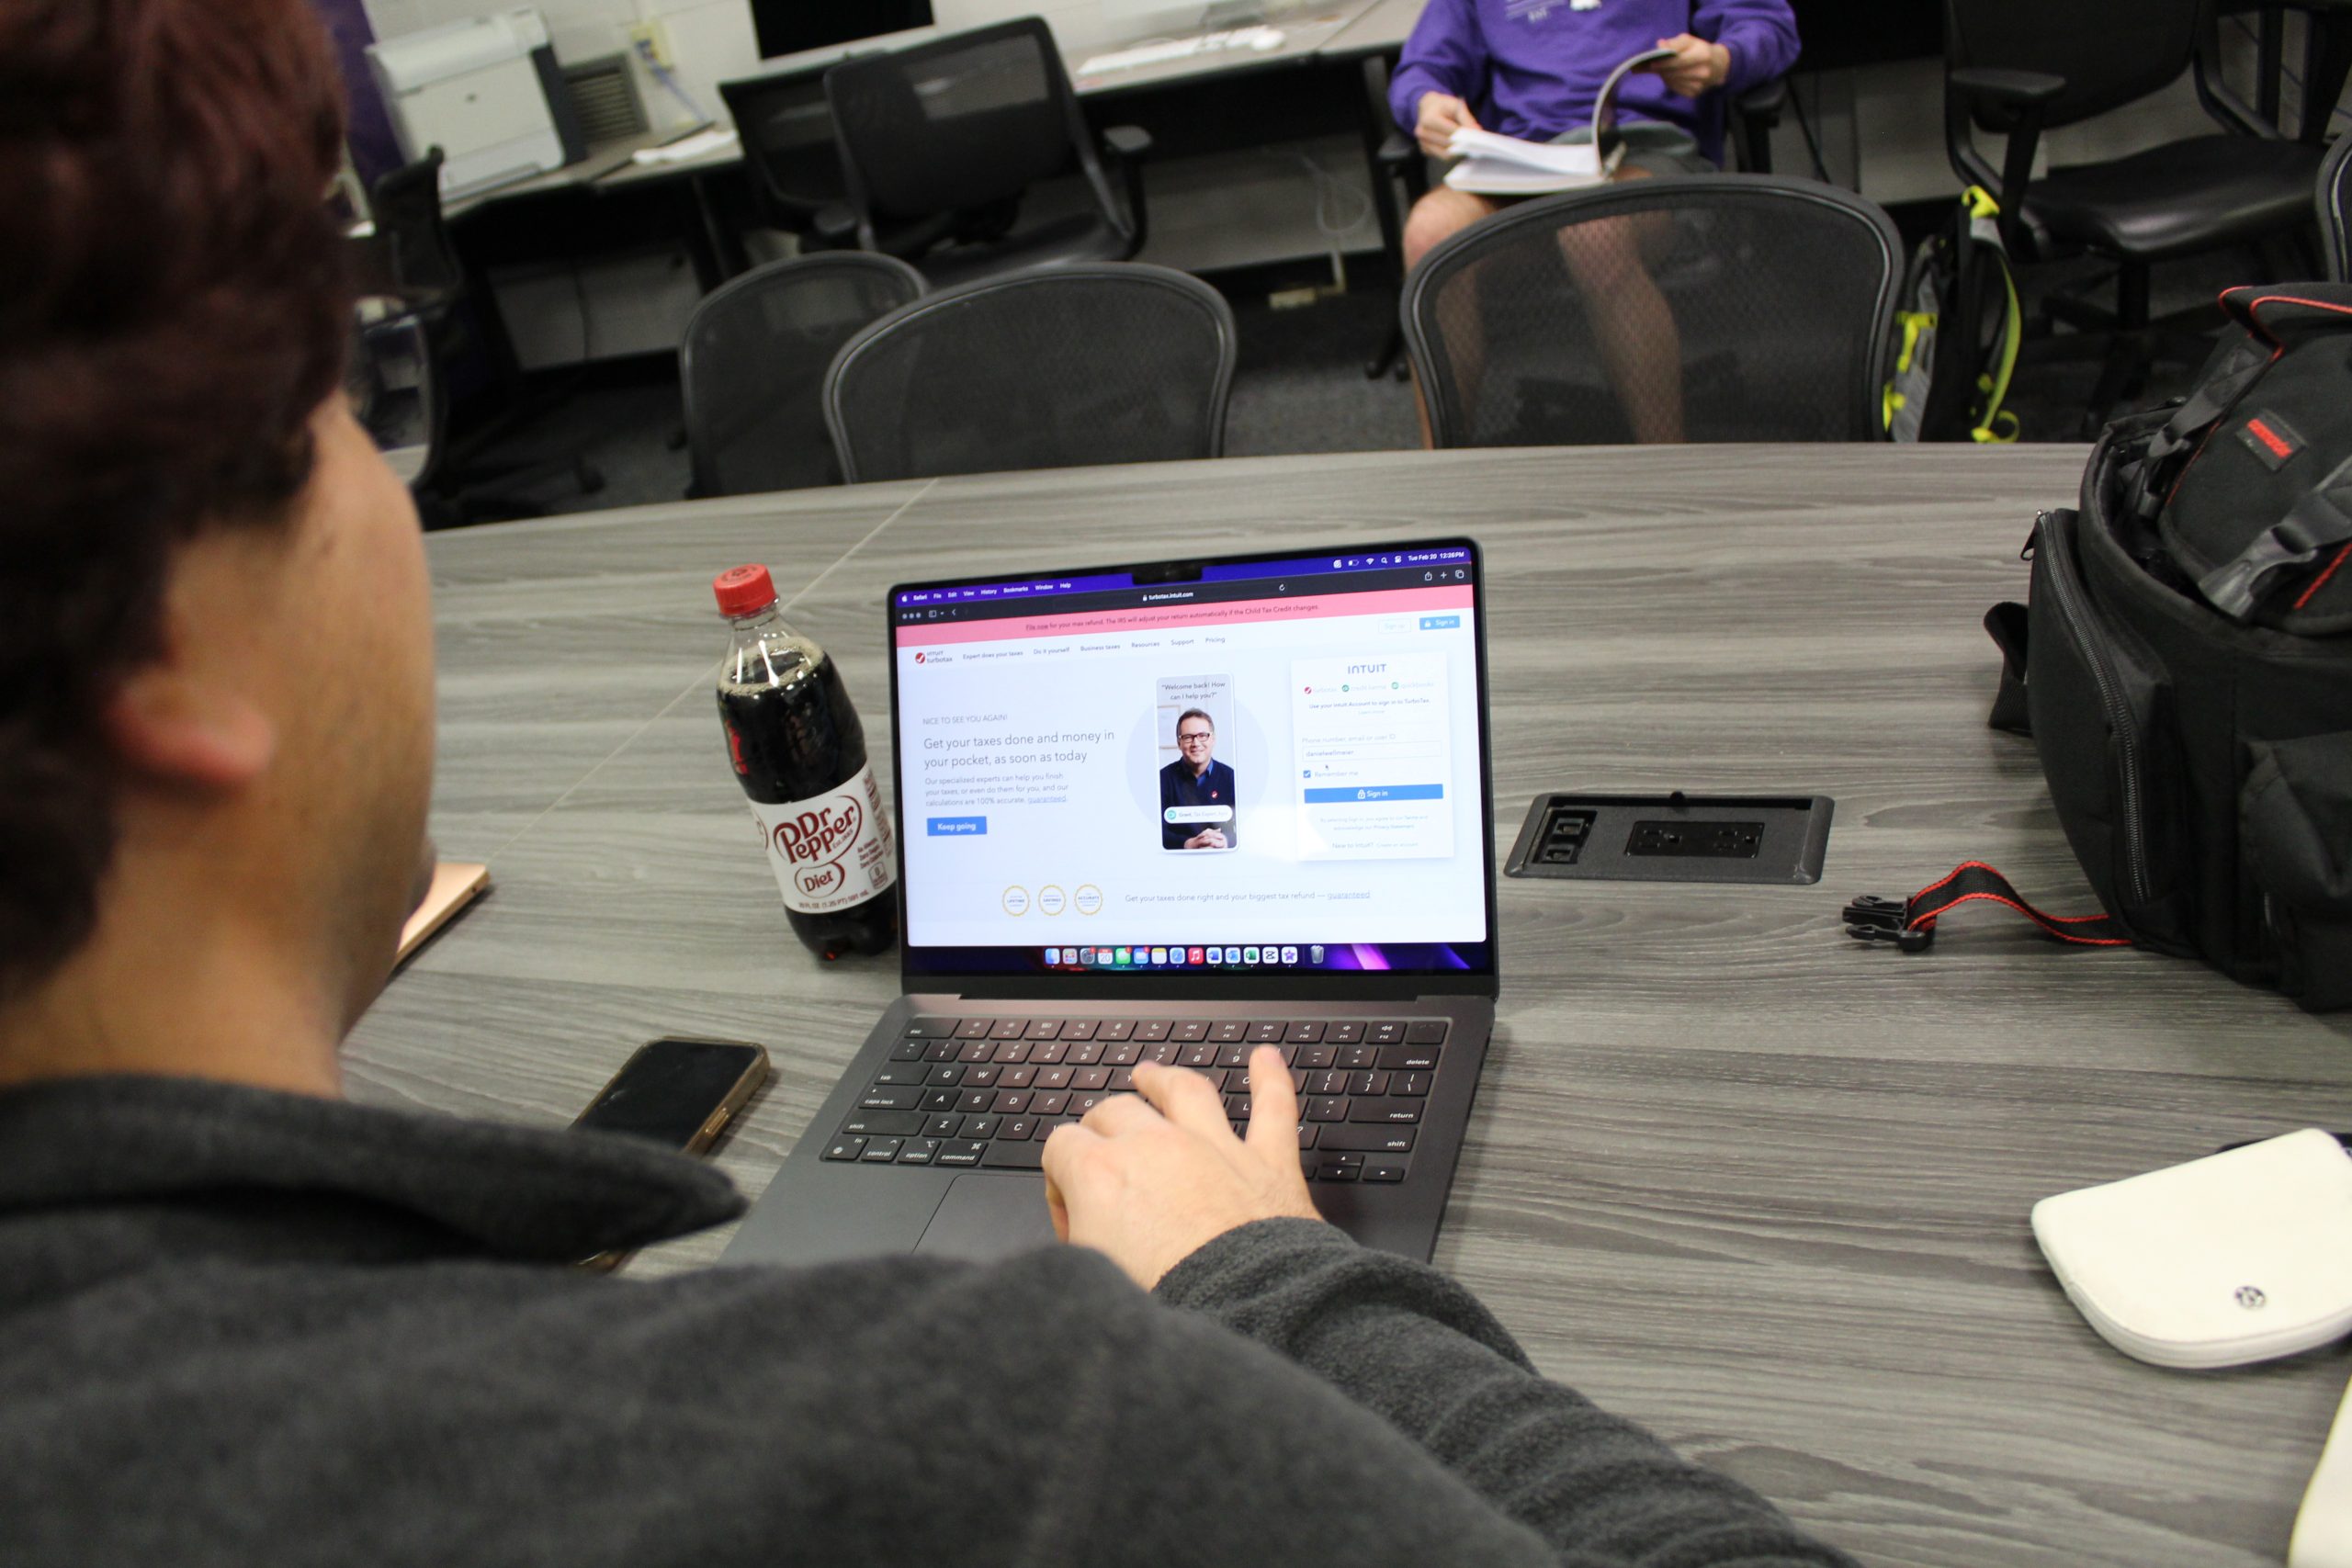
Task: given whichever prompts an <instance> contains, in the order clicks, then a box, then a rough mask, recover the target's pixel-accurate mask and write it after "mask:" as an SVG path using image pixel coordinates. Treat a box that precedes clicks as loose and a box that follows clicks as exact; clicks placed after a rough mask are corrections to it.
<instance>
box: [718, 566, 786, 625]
mask: <svg viewBox="0 0 2352 1568" xmlns="http://www.w3.org/2000/svg"><path fill="white" fill-rule="evenodd" d="M710 589H711V592H714V593H716V594H718V607H719V609H720V610H722V611H724V612H725V613H726V614H728V615H757V614H759V613H760V612H761V611H762V610H764V609H766V608H767V607H768V606H769V605H771V604H775V581H774V580H773V579H772V578H770V577H769V576H768V569H767V568H765V567H763V566H730V567H729V568H728V569H727V570H725V571H722V572H720V573H719V574H718V576H717V577H714V578H712V579H711V581H710Z"/></svg>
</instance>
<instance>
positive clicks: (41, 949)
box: [0, 0, 348, 1000]
mask: <svg viewBox="0 0 2352 1568" xmlns="http://www.w3.org/2000/svg"><path fill="white" fill-rule="evenodd" d="M341 126H342V115H341V104H340V97H339V88H338V85H337V82H336V77H335V73H334V65H333V62H332V58H331V56H330V55H329V53H328V52H327V46H326V42H325V39H324V36H323V33H322V29H321V28H320V26H319V23H318V21H317V18H316V17H315V16H314V15H313V13H312V11H311V6H310V5H309V4H308V0H0V1000H6V999H7V998H9V997H11V996H14V995H17V994H20V993H22V992H23V991H24V990H25V989H26V988H27V987H30V986H32V985H34V984H36V983H37V982H39V981H40V979H41V977H42V976H44V975H45V974H47V973H48V972H50V971H51V970H52V969H53V968H54V967H55V966H56V965H57V964H60V963H61V962H62V960H63V959H64V958H65V957H67V956H68V955H69V954H71V953H73V952H74V950H75V949H76V948H77V947H78V946H79V945H80V944H81V943H82V942H85V940H86V939H87V937H88V936H89V934H90V931H91V930H92V927H93V924H94V922H95V921H96V919H97V913H98V909H99V904H100V897H101V890H102V888H103V886H104V884H105V879H106V877H107V871H108V867H109V864H110V863H111V862H112V860H113V858H114V855H115V848H116V840H117V822H116V816H117V802H118V796H119V786H120V779H119V763H118V761H116V758H115V754H114V751H113V749H111V748H110V747H109V746H108V745H107V740H106V737H105V735H104V733H103V730H104V726H103V723H102V716H103V713H104V709H105V705H106V702H107V694H108V693H109V691H110V690H112V689H113V688H114V687H115V686H116V685H117V684H118V683H119V682H121V681H122V679H123V678H124V677H125V676H126V675H127V674H128V673H130V671H133V670H135V669H137V668H138V667H139V666H140V665H141V661H142V660H146V659H148V658H149V657H151V656H152V655H153V653H154V652H155V651H156V646H157V637H158V636H159V633H158V632H157V629H156V621H157V615H158V612H159V609H160V607H161V604H162V599H163V595H164V590H165V585H166V583H167V581H168V580H169V575H170V571H171V569H172V566H173V563H174V560H175V557H176V556H177V554H178V553H179V552H180V551H181V550H182V549H183V548H184V547H187V545H188V544H190V542H192V541H194V540H197V539H198V538H199V537H202V536H207V535H209V534H211V533H213V532H216V531H221V530H246V531H251V530H269V529H282V528H284V527H286V526H288V515H289V513H290V512H291V510H292V506H293V502H294V501H295V498H296V497H297V496H298V495H300V493H301V491H302V490H303V486H304V484H305V481H306V479H308V477H309V475H310V473H311V466H312V461H313V456H314V453H313V445H314V444H313V439H312V430H311V419H312V416H313V414H314V413H315V412H316V411H317V410H318V409H319V408H320V407H321V405H322V402H323V401H324V400H326V399H327V398H328V397H329V396H330V395H331V394H332V393H334V390H335V389H336V387H337V384H338V380H339V378H340V374H341V363H342V354H343V345H344V342H345V331H346V325H347V321H348V299H347V291H346V285H345V276H344V270H345V269H344V263H343V259H342V247H341V244H340V240H339V235H338V233H337V231H336V229H335V227H334V222H333V220H331V219H330V217H329V216H328V213H327V210H326V208H325V203H324V196H325V190H326V186H327V185H328V182H329V181H330V180H331V178H332V177H333V175H334V172H335V169H336V168H337V166H338V164H339V161H340V146H341V135H342V130H341Z"/></svg>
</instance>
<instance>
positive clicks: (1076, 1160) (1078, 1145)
mask: <svg viewBox="0 0 2352 1568" xmlns="http://www.w3.org/2000/svg"><path fill="white" fill-rule="evenodd" d="M1096 1109H1097V1110H1100V1109H1101V1107H1100V1106H1098V1107H1096ZM1104 1142H1105V1140H1104V1138H1103V1135H1102V1134H1100V1133H1097V1132H1095V1131H1094V1130H1093V1129H1091V1128H1090V1127H1086V1126H1082V1125H1080V1123H1078V1122H1065V1123H1063V1124H1062V1125H1061V1126H1059V1127H1057V1128H1055V1129H1054V1130H1053V1132H1052V1133H1050V1134H1047V1135H1046V1152H1045V1156H1044V1164H1045V1171H1046V1203H1047V1204H1048V1205H1049V1206H1054V1205H1058V1212H1057V1218H1056V1222H1055V1229H1056V1230H1057V1231H1059V1232H1060V1233H1061V1235H1062V1236H1063V1238H1064V1239H1065V1240H1067V1239H1068V1238H1069V1194H1070V1193H1071V1192H1072V1191H1073V1190H1077V1189H1078V1187H1079V1185H1080V1174H1079V1171H1080V1166H1081V1165H1082V1164H1083V1163H1084V1161H1085V1159H1086V1157H1087V1156H1088V1155H1089V1154H1090V1153H1091V1152H1092V1151H1093V1150H1095V1149H1097V1148H1099V1147H1101V1146H1102V1145H1103V1143H1104Z"/></svg>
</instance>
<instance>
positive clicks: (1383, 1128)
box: [726, 539, 1497, 1263]
mask: <svg viewBox="0 0 2352 1568" xmlns="http://www.w3.org/2000/svg"><path fill="white" fill-rule="evenodd" d="M1482 604H1483V601H1482V583H1481V580H1480V562H1479V555H1478V550H1477V547H1476V545H1474V544H1472V543H1471V542H1470V541H1468V540H1461V539H1446V540H1437V541H1432V542H1430V543H1426V544H1417V545H1408V546H1395V545H1383V546H1377V547H1364V548H1353V549H1351V548H1340V549H1334V550H1328V551H1324V552H1320V553H1317V554H1314V555H1302V554H1300V553H1298V552H1295V551H1293V552H1287V553H1284V554H1281V555H1264V556H1248V557H1226V558H1207V559H1198V560H1189V561H1171V562H1159V563H1152V564H1148V565H1140V566H1125V567H1108V568H1087V569H1084V570H1070V571H1063V572H1054V573H1033V574H1028V575H1021V576H1004V577H989V578H978V579H965V580H958V581H942V582H925V583H912V584H907V585H904V586H901V587H899V588H896V589H893V590H892V591H891V592H890V593H889V595H888V617H889V636H890V642H891V697H890V734H891V739H892V741H893V746H892V750H893V752H894V754H895V758H896V763H895V766H896V770H897V797H898V801H899V900H900V901H899V913H900V920H901V930H902V931H903V945H902V948H901V954H900V965H901V976H902V985H903V991H904V994H903V995H901V996H900V997H899V999H898V1000H897V1001H896V1002H895V1003H893V1004H892V1005H891V1007H890V1008H889V1009H888V1011H887V1012H885V1013H884V1014H883V1016H882V1019H881V1021H880V1022H879V1023H878V1024H876V1027H875V1029H874V1031H873V1032H872V1033H870V1034H869V1035H868V1036H867V1037H866V1040H865V1044H864V1046H863V1047H862V1048H861V1049H860V1050H859V1051H858V1053H857V1055H856V1057H855V1059H854V1061H853V1062H852V1064H851V1066H850V1068H849V1070H848V1072H847V1073H845V1074H844V1075H843V1076H842V1078H841V1080H840V1082H839V1083H838V1084H837V1086H836V1087H835V1089H834V1091H833V1093H832V1094H831V1096H830V1097H829V1098H828V1099H827V1100H826V1102H825V1104H824V1106H823V1108H822V1109H821V1110H820V1111H819V1112H818V1113H817V1117H816V1119H815V1121H814V1122H812V1123H811V1125H810V1126H809V1129H808V1132H807V1134H805V1135H804V1136H803V1137H802V1138H801V1139H800V1141H799V1143H798V1145H797V1146H796V1147H795V1148H794V1150H793V1152H792V1154H791V1156H789V1157H788V1158H786V1161H785V1163H784V1166H783V1168H781V1169H780V1170H779V1171H778V1172H777V1174H776V1177H775V1180H774V1182H772V1183H771V1184H770V1185H769V1187H768V1189H767V1190H766V1192H765V1193H764V1194H763V1196H762V1197H761V1199H760V1201H759V1202H758V1203H757V1204H756V1205H755V1206H754V1208H753V1209H752V1213H751V1214H750V1215H749V1216H748V1217H747V1218H746V1219H745V1220H744V1222H743V1224H742V1225H741V1228H740V1229H739V1231H738V1232H737V1234H736V1236H735V1238H734V1240H733V1241H732V1243H731V1244H730V1245H729V1248H728V1251H727V1254H726V1260H727V1261H729V1262H730V1263H735V1262H752V1261H758V1262H792V1263H812V1262H820V1261H825V1260H829V1259H832V1258H845V1257H854V1256H861V1255H870V1254H873V1253H876V1252H890V1251H904V1250H910V1249H912V1250H918V1251H930V1252H941V1253H946V1254H950V1255H954V1256H961V1257H968V1258H995V1257H1001V1256H1003V1255H1005V1254H1008V1253H1011V1252H1014V1251H1018V1250H1021V1249H1023V1248H1025V1247H1031V1246H1035V1245H1039V1244H1042V1243H1044V1242H1046V1241H1048V1240H1050V1239H1051V1237H1052V1230H1051V1226H1050V1224H1049V1223H1048V1221H1047V1219H1046V1203H1045V1197H1044V1191H1043V1186H1044V1181H1043V1178H1042V1176H1041V1175H1040V1174H1039V1166H1040V1162H1041V1160H1042V1157H1043V1152H1044V1146H1045V1139H1046V1136H1047V1135H1048V1134H1050V1133H1051V1132H1052V1131H1053V1129H1054V1128H1055V1127H1057V1126H1058V1125H1060V1124H1061V1123H1062V1122H1068V1121H1071V1120H1075V1119H1077V1118H1080V1117H1082V1116H1083V1115H1085V1113H1086V1112H1087V1111H1089V1110H1090V1109H1091V1108H1092V1107H1093V1106H1094V1105H1095V1104H1097V1103H1099V1102H1100V1101H1101V1100H1103V1098H1104V1097H1106V1096H1109V1095H1114V1094H1117V1093H1120V1092H1122V1091H1123V1090H1125V1089H1127V1088H1128V1087H1129V1083H1130V1080H1131V1078H1132V1075H1133V1072H1134V1069H1135V1067H1136V1066H1138V1065H1139V1064H1141V1063H1144V1062H1164V1063H1173V1064H1177V1065H1181V1066H1189V1067H1193V1068H1194V1069H1196V1070H1198V1071H1200V1072H1202V1073H1204V1074H1206V1075H1208V1076H1209V1077H1211V1078H1212V1079H1213V1080H1214V1081H1216V1083H1217V1085H1218V1087H1219V1088H1220V1089H1221V1090H1222V1092H1223V1093H1224V1094H1225V1096H1226V1106H1227V1113H1228V1114H1229V1115H1230V1116H1231V1117H1232V1118H1233V1119H1234V1121H1235V1122H1236V1124H1237V1128H1238V1125H1239V1124H1241V1123H1242V1122H1244V1121H1245V1119H1246V1118H1247V1116H1248V1113H1249V1089H1248V1085H1247V1081H1246V1068H1247V1063H1248V1060H1249V1057H1250V1052H1251V1051H1252V1050H1254V1049H1255V1048H1256V1047H1257V1046H1258V1045H1259V1044H1261V1043H1271V1044H1276V1045H1279V1046H1280V1047H1281V1048H1282V1049H1283V1054H1284V1055H1285V1057H1286V1059H1287V1060H1288V1062H1289V1064H1290V1066H1291V1074H1292V1081H1293V1082H1294V1084H1295V1085H1296V1086H1297V1089H1298V1095H1299V1104H1300V1111H1301V1121H1300V1122H1299V1127H1298V1142H1299V1162H1300V1166H1301V1168H1302V1169H1303V1170H1304V1172H1305V1173H1306V1176H1307V1177H1308V1179H1309V1190H1310V1191H1311V1192H1312V1193H1313V1194H1314V1197H1315V1200H1316V1202H1317V1207H1318V1208H1319V1209H1320V1210H1321V1211H1322V1213H1324V1215H1325V1216H1326V1217H1327V1218H1329V1219H1330V1220H1331V1221H1332V1222H1333V1223H1335V1224H1339V1225H1340V1226H1342V1227H1344V1228H1346V1229H1347V1230H1349V1231H1350V1232H1351V1234H1353V1235H1355V1236H1356V1237H1357V1239H1359V1240H1361V1241H1363V1242H1365V1243H1366V1244H1368V1245H1372V1246H1377V1247H1386V1248H1389V1249H1391V1250H1394V1251H1397V1252H1401V1253H1405V1254H1407V1255H1408V1256H1411V1257H1415V1258H1427V1257H1428V1256H1429V1255H1430V1248H1431V1247H1432V1246H1433V1245H1434V1243H1435V1240H1436V1235H1437V1227H1438V1222H1439V1219H1440V1217H1441V1215H1442V1213H1443V1210H1444V1206H1445V1198H1446V1191H1447V1189H1448V1187H1449V1186H1450V1184H1451V1182H1452V1180H1453V1168H1454V1163H1455V1159H1456V1156H1458V1154H1459V1152H1460V1148H1461V1144H1462V1138H1463V1133H1464V1126H1465V1124H1466V1122H1467V1121H1468V1118H1469V1113H1470V1106H1471V1100H1472V1097H1473V1095H1474V1093H1475V1092H1476V1088H1477V1078H1478V1069H1479V1066H1480V1063H1481V1061H1482V1060H1483V1058H1484V1056H1485V1053H1486V1047H1487V1035H1488V1032H1489V1031H1490V1030H1491V1027H1492V1024H1493V1020H1494V998H1495V994H1496V984H1497V972H1496V962H1495V957H1496V947H1497V939H1496V928H1495V857H1494V852H1493V839H1494V824H1493V816H1492V810H1491V807H1490V804H1489V798H1488V787H1487V786H1488V755H1489V751H1488V746H1487V665H1486V651H1485V637H1484V624H1483V623H1484V616H1483V611H1482Z"/></svg>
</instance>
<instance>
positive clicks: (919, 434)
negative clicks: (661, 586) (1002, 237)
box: [825, 263, 1235, 483]
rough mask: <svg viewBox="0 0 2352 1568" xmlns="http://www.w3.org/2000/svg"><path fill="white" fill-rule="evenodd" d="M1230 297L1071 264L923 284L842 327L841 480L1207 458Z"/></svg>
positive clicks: (1224, 361)
mask: <svg viewBox="0 0 2352 1568" xmlns="http://www.w3.org/2000/svg"><path fill="white" fill-rule="evenodd" d="M1234 355H1235V337H1234V328H1233V311H1232V310H1231V309H1230V308H1229V307H1228V306H1227V304H1226V302H1225V299H1224V297H1223V296H1222V295H1220V294H1218V293H1217V291H1216V289H1214V288H1210V287H1209V286H1208V285H1207V284H1205V283H1203V282H1202V281H1201V280H1200V279H1199V278H1197V277H1193V276H1190V275H1189V274H1186V273H1181V272H1176V271H1172V270H1170V268H1167V267H1161V266H1148V265H1143V264H1141V263H1125V264H1121V263H1095V264H1073V265H1067V266H1059V267H1052V268H1046V269H1041V270H1033V271H1030V272H1024V273H1018V274H1015V275H1013V276H1009V277H1000V278H987V279H983V280H981V281H979V282H978V283H968V284H964V285H962V286H960V287H958V288H951V289H946V290H943V291H942V292H940V293H936V294H931V295H926V296H925V297H924V298H922V299H918V300H916V301H915V302H914V303H913V304H911V305H907V306H903V307H901V308H900V309H899V310H895V311H893V312H891V313H890V314H889V315H888V316H885V317H884V318H882V320H880V321H876V322H875V323H874V324H873V325H872V326H869V327H867V328H866V329H865V331H864V332H862V333H858V335H857V336H855V337H854V338H852V339H851V340H850V341H849V342H848V343H847V344H844V345H843V346H842V351H841V354H840V355H839V356H838V357H836V358H835V359H834V361H833V365H832V369H831V373H830V374H829V375H828V376H827V377H826V379H825V423H826V425H827V427H828V428H829V429H830V430H831V432H832V437H833V447H834V450H835V451H836V452H837V453H838V454H839V455H840V458H841V467H842V477H843V478H844V479H849V480H850V481H852V482H853V483H855V482H861V481H866V480H873V479H922V478H928V477H930V476H933V475H936V474H974V473H989V472H996V471H1001V470H1006V469H1014V468H1073V467H1080V466H1082V465H1086V464H1091V463H1146V462H1159V461H1166V460H1170V459H1176V458H1184V457H1216V456H1218V455H1219V454H1221V453H1222V452H1223V451H1224V450H1225V406H1226V399H1227V395H1228V393H1230V391H1231V390H1232V387H1233V362H1234Z"/></svg>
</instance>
